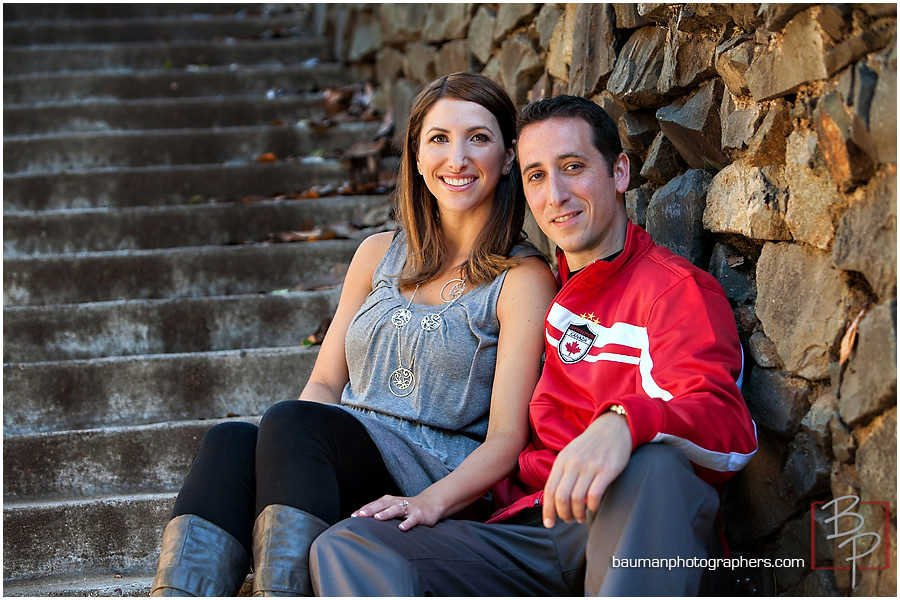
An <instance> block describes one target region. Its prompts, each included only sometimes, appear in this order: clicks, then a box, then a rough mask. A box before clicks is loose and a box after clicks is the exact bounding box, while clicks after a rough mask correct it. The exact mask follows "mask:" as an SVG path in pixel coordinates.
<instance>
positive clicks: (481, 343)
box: [341, 232, 540, 496]
mask: <svg viewBox="0 0 900 600" xmlns="http://www.w3.org/2000/svg"><path fill="white" fill-rule="evenodd" d="M511 255H512V256H522V257H527V256H540V253H539V252H538V251H537V249H535V248H534V246H532V245H531V244H528V243H525V244H519V245H517V246H516V247H515V248H514V249H513V251H512V253H511ZM405 260H406V236H405V234H404V233H403V232H400V233H398V234H397V235H396V236H395V237H394V240H393V241H392V242H391V245H390V247H389V248H388V251H387V253H386V254H385V256H384V258H383V259H382V261H381V263H379V265H378V267H377V268H376V269H375V273H374V274H373V276H372V291H371V292H370V293H369V295H368V296H367V297H366V300H365V302H363V305H362V307H361V308H360V309H359V312H358V313H356V316H355V317H353V320H352V321H351V322H350V326H349V327H348V328H347V337H346V340H345V348H346V356H347V366H348V367H349V371H350V381H349V382H348V383H347V385H346V386H345V387H344V391H343V394H342V395H341V406H342V407H343V408H344V409H346V410H348V411H349V412H350V413H351V414H353V415H354V416H355V417H356V418H357V419H359V420H360V421H361V422H362V424H363V425H364V426H365V428H366V430H367V431H368V432H369V435H370V436H371V437H372V439H373V441H374V442H375V444H376V446H377V447H378V450H379V451H380V452H381V456H382V458H383V459H384V462H385V464H386V465H387V468H388V471H389V472H390V473H391V475H392V476H393V478H394V480H395V481H396V482H397V485H398V486H399V487H400V489H401V490H402V492H403V494H404V495H407V496H412V495H415V494H418V493H419V492H421V491H422V490H423V489H425V488H426V487H428V486H429V485H431V484H432V483H434V482H435V481H437V480H438V479H441V478H443V477H444V476H446V475H447V474H448V473H449V472H450V471H452V470H453V469H455V468H456V467H457V466H458V465H459V463H461V462H462V461H463V459H464V458H465V457H466V456H468V455H469V453H471V452H472V451H473V450H474V449H475V448H477V447H478V446H479V445H480V444H481V443H482V442H483V441H484V438H485V436H486V435H487V426H488V411H489V409H490V402H491V386H492V385H493V381H494V367H495V364H496V361H497V340H498V336H499V333H500V323H499V321H498V320H497V299H498V298H499V296H500V288H501V286H502V285H503V280H504V279H505V277H506V272H503V273H502V274H500V276H499V277H497V278H496V279H494V280H493V281H492V282H490V283H486V284H482V285H480V286H478V287H476V288H474V289H471V288H470V289H468V290H466V293H465V294H463V296H461V297H460V298H459V299H458V300H457V301H456V302H454V303H453V304H452V305H451V306H450V308H449V309H448V310H447V311H445V312H444V313H443V314H442V315H441V317H442V320H443V321H442V323H441V325H440V327H438V328H437V329H435V330H434V331H424V330H423V329H422V328H421V326H420V323H421V321H422V317H424V316H425V315H427V314H433V313H437V312H440V311H441V309H443V308H444V306H445V305H441V306H431V305H422V304H415V303H413V304H411V305H410V306H409V310H410V312H411V313H412V319H411V320H410V322H409V323H408V324H407V325H406V326H405V327H403V328H402V329H401V330H400V359H401V360H402V363H403V366H404V367H406V368H407V369H410V370H411V371H412V372H413V374H414V376H415V386H414V388H413V390H412V392H411V393H410V394H409V395H408V396H405V397H402V398H398V397H397V396H395V395H394V394H392V393H391V391H390V389H389V387H388V381H389V378H390V374H391V373H392V372H393V371H394V370H395V369H396V368H397V366H398V362H397V337H398V336H397V328H396V327H395V326H394V325H393V324H392V323H391V316H392V315H393V313H394V311H396V310H397V309H398V308H405V307H406V306H407V304H409V300H407V299H404V298H403V297H402V296H401V295H400V290H399V289H398V287H397V285H396V283H395V277H394V276H396V275H397V274H399V273H400V271H401V270H402V269H403V264H404V261H405Z"/></svg>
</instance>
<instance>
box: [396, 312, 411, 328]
mask: <svg viewBox="0 0 900 600" xmlns="http://www.w3.org/2000/svg"><path fill="white" fill-rule="evenodd" d="M410 319H412V313H411V312H410V311H409V309H407V308H398V309H397V310H395V311H394V314H392V315H391V323H393V324H394V327H396V328H397V329H400V328H401V327H403V326H404V325H406V324H407V323H409V321H410Z"/></svg>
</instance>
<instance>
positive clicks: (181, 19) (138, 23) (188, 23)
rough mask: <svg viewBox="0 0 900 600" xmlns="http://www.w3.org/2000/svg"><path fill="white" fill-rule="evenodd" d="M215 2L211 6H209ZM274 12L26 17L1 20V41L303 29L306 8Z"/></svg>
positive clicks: (199, 36)
mask: <svg viewBox="0 0 900 600" xmlns="http://www.w3.org/2000/svg"><path fill="white" fill-rule="evenodd" d="M211 8H214V6H209V5H207V11H209V9H211ZM308 12H310V11H309V10H307V11H305V12H295V13H287V14H283V15H272V16H235V15H234V14H230V15H217V16H216V15H186V16H185V15H182V16H162V17H159V16H155V17H137V18H109V19H82V20H78V21H73V20H69V19H66V20H64V21H60V20H28V21H11V22H5V23H4V24H3V44H4V45H5V46H7V47H9V46H22V45H31V44H77V43H89V42H104V43H117V42H139V41H145V42H152V41H166V42H176V41H189V40H213V39H215V38H222V37H225V36H231V37H236V38H247V37H251V36H258V37H260V38H264V37H265V36H271V35H296V34H298V33H302V32H303V31H304V30H305V29H306V27H305V24H306V22H307V21H308V20H309V19H308V15H307V14H305V13H308Z"/></svg>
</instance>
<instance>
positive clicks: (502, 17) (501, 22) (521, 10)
mask: <svg viewBox="0 0 900 600" xmlns="http://www.w3.org/2000/svg"><path fill="white" fill-rule="evenodd" d="M538 6H540V5H539V4H531V3H528V2H504V3H502V4H500V6H499V7H498V8H497V21H496V22H495V23H494V33H493V35H494V41H495V42H499V41H500V40H502V39H503V38H505V37H506V36H507V35H508V34H509V33H510V32H512V31H513V30H514V29H515V28H516V27H519V26H520V25H523V24H525V22H526V21H528V20H529V18H530V17H531V16H532V15H533V14H534V13H535V11H536V10H537V8H538Z"/></svg>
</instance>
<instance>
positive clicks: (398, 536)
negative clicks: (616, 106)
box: [311, 96, 756, 596]
mask: <svg viewBox="0 0 900 600" xmlns="http://www.w3.org/2000/svg"><path fill="white" fill-rule="evenodd" d="M518 129H519V143H518V152H519V164H520V165H521V169H522V179H523V182H524V187H525V196H526V198H527V200H528V204H529V206H530V207H531V211H532V213H533V214H534V217H535V219H536V220H537V222H538V225H539V226H540V227H541V229H542V230H543V231H544V233H545V234H546V235H547V236H548V237H549V238H550V239H551V240H552V241H553V242H555V243H556V244H557V246H558V250H557V256H558V260H559V280H560V285H561V289H560V291H559V293H558V294H557V296H556V298H555V299H554V303H553V305H552V306H551V308H550V310H549V311H548V313H547V318H546V323H545V333H546V359H545V360H546V362H545V364H544V371H543V374H542V375H541V379H540V381H539V382H538V385H537V388H536V389H535V392H534V395H533V397H532V401H531V404H530V407H529V416H530V422H531V441H530V443H529V445H528V446H527V447H526V448H525V450H524V451H523V452H522V454H521V455H520V457H519V465H518V470H517V471H516V472H515V473H514V474H513V475H512V476H511V477H510V478H509V479H507V480H506V481H504V482H502V483H501V484H500V485H498V486H497V488H496V489H495V490H494V500H495V504H498V505H499V506H504V507H505V508H503V509H501V510H500V511H498V512H497V513H495V515H494V517H493V518H492V519H491V520H490V521H489V522H488V523H479V522H475V521H465V520H453V519H448V520H444V521H441V522H439V523H438V524H437V525H435V526H434V527H433V528H424V527H417V528H415V529H413V530H411V531H408V532H402V531H399V530H398V529H397V527H396V524H395V523H391V522H380V521H375V520H373V519H362V518H356V519H349V520H346V521H344V522H342V523H339V524H338V525H336V526H335V527H334V528H332V529H331V530H329V531H328V532H326V533H325V534H323V536H321V537H320V538H319V539H318V540H317V541H316V544H315V546H314V549H313V556H312V559H311V566H312V571H313V577H314V580H315V586H316V590H317V592H318V593H320V594H322V595H342V596H356V595H390V596H415V595H426V594H429V595H430V594H434V595H452V596H462V595H485V596H487V595H545V596H550V595H581V594H583V593H587V594H590V595H683V596H688V595H695V594H696V593H697V591H698V589H699V585H700V579H701V576H702V575H703V570H702V569H699V568H687V567H683V566H680V567H679V566H678V565H679V564H683V563H677V562H675V563H670V565H671V566H674V567H676V568H673V569H671V570H670V569H669V568H667V567H652V566H641V564H640V563H639V562H638V559H651V560H652V559H665V558H670V559H677V558H678V557H680V558H681V559H692V558H695V557H696V558H704V557H706V556H707V548H708V547H709V542H710V540H711V539H713V538H714V537H715V536H714V535H713V533H714V520H715V516H716V513H717V510H718V504H719V502H718V494H717V492H716V490H715V489H714V488H713V487H712V486H714V485H719V484H721V483H723V482H724V481H725V480H727V479H728V478H729V477H730V476H731V475H733V474H734V473H735V472H736V471H738V470H739V469H741V468H742V467H743V466H744V465H745V464H746V463H747V461H749V459H750V457H751V456H752V455H753V453H754V452H755V451H756V432H755V426H754V424H753V422H752V421H751V419H750V416H749V413H748V411H747V408H746V405H745V404H744V401H743V399H742V397H741V395H740V390H739V387H740V379H741V369H742V352H741V347H740V342H739V341H738V337H737V331H736V328H735V323H734V317H733V315H732V312H731V308H730V306H729V304H728V301H727V299H726V297H725V294H724V292H723V291H722V288H721V286H720V285H719V284H718V283H717V282H716V281H715V279H714V278H713V277H712V276H711V275H709V274H708V273H706V272H704V271H702V270H700V269H697V268H696V267H694V266H693V265H691V264H690V263H689V262H688V261H686V260H684V259H683V258H681V257H678V256H676V255H674V254H672V253H671V252H669V251H668V250H666V249H664V248H662V247H660V246H657V245H655V244H654V243H653V241H652V240H651V239H650V237H649V235H648V234H647V233H646V232H644V231H643V230H642V229H640V228H639V227H637V226H635V225H633V224H631V223H629V222H628V219H627V216H626V213H625V207H624V202H623V194H624V192H625V191H626V189H627V188H628V183H629V168H630V166H629V162H628V157H627V156H626V155H625V154H623V153H622V149H621V143H620V141H619V138H618V133H617V130H616V127H615V124H614V123H613V122H612V120H611V119H610V118H609V116H608V115H606V113H604V112H603V111H602V109H600V108H599V107H598V106H597V105H596V104H594V103H593V102H590V101H589V100H586V99H584V98H578V97H573V96H560V97H557V98H551V99H548V100H543V101H540V102H537V103H534V104H531V105H529V106H527V107H526V108H525V109H523V111H522V114H521V115H520V119H519V127H518ZM651 564H652V563H651Z"/></svg>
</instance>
